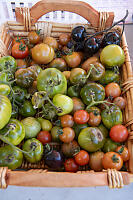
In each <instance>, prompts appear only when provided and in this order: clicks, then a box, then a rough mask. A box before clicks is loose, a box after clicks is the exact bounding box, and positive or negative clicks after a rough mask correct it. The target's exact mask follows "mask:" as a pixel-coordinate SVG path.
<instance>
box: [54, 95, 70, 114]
mask: <svg viewBox="0 0 133 200" xmlns="http://www.w3.org/2000/svg"><path fill="white" fill-rule="evenodd" d="M53 104H54V105H55V106H56V107H59V108H61V109H62V112H60V113H57V115H58V116H63V115H65V114H68V113H70V112H71V111H72V110H73V100H72V99H71V98H70V97H68V96H66V95H62V94H56V95H55V96H54V98H53Z"/></svg>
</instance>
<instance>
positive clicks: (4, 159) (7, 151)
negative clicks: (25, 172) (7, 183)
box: [0, 145, 23, 170]
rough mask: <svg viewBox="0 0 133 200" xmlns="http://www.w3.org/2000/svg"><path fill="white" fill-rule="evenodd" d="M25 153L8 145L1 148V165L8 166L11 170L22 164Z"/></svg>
mask: <svg viewBox="0 0 133 200" xmlns="http://www.w3.org/2000/svg"><path fill="white" fill-rule="evenodd" d="M22 161H23V154H22V152H20V151H18V150H17V149H15V148H13V147H11V146H10V145H6V146H4V147H1V148H0V167H8V168H9V169H11V170H14V169H17V168H18V167H20V166H21V165H22Z"/></svg>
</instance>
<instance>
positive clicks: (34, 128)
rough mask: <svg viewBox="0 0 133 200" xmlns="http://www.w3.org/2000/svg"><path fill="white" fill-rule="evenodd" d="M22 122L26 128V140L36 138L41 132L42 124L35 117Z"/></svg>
mask: <svg viewBox="0 0 133 200" xmlns="http://www.w3.org/2000/svg"><path fill="white" fill-rule="evenodd" d="M21 122H22V124H23V125H24V128H25V138H26V139H29V138H33V137H36V136H37V134H38V133H39V131H40V130H41V125H40V123H39V122H38V120H37V119H35V118H34V117H27V118H25V119H23V120H22V121H21Z"/></svg>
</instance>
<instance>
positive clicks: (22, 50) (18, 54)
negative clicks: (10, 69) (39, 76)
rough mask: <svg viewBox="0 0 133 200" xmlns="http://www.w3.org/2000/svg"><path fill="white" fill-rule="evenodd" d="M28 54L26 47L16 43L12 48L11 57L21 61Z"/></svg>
mask: <svg viewBox="0 0 133 200" xmlns="http://www.w3.org/2000/svg"><path fill="white" fill-rule="evenodd" d="M28 54H29V50H28V47H27V46H26V45H25V44H22V43H16V44H14V45H13V47H12V56H13V57H14V58H17V59H21V58H22V59H23V58H25V57H27V56H28Z"/></svg>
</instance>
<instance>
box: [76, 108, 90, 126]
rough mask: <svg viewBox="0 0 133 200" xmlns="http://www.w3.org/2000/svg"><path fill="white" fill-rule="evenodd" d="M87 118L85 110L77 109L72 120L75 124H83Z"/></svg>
mask: <svg viewBox="0 0 133 200" xmlns="http://www.w3.org/2000/svg"><path fill="white" fill-rule="evenodd" d="M88 120H89V114H88V112H87V111H85V110H78V111H76V112H75V113H74V121H75V122H76V123H77V124H85V123H87V122H88Z"/></svg>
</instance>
